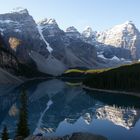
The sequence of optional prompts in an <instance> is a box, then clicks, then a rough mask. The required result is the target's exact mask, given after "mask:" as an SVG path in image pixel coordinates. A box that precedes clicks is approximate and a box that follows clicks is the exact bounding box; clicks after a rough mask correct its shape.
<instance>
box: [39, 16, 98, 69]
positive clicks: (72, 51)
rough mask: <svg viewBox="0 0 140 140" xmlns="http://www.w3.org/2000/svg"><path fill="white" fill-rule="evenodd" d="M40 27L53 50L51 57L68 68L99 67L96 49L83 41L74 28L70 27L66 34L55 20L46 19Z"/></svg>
mask: <svg viewBox="0 0 140 140" xmlns="http://www.w3.org/2000/svg"><path fill="white" fill-rule="evenodd" d="M38 26H39V27H40V28H41V30H42V34H43V36H44V38H45V40H47V41H48V43H49V45H50V46H51V48H52V50H53V51H52V52H51V55H52V56H53V57H55V58H56V59H57V60H59V61H60V62H61V63H63V64H64V65H65V67H66V68H75V67H86V68H93V67H95V66H96V65H97V63H98V62H97V52H96V49H95V47H94V46H93V45H90V44H88V43H85V42H84V41H83V40H81V38H80V36H81V35H80V33H79V32H78V31H77V30H76V29H75V28H74V27H69V28H68V29H67V30H66V32H64V31H62V30H61V29H60V28H59V26H58V24H57V23H56V21H55V20H54V19H49V20H47V19H45V20H43V21H41V22H40V23H39V24H38Z"/></svg>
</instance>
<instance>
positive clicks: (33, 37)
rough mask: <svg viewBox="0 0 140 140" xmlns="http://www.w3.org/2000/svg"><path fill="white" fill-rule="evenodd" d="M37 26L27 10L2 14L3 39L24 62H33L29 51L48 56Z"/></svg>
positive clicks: (0, 25) (0, 18)
mask: <svg viewBox="0 0 140 140" xmlns="http://www.w3.org/2000/svg"><path fill="white" fill-rule="evenodd" d="M36 26H37V25H36V23H35V21H34V19H33V18H32V16H30V15H29V13H28V11H27V9H19V10H18V11H13V12H11V13H7V14H0V31H1V33H2V35H3V38H4V40H5V42H6V44H7V46H8V47H9V48H11V49H12V50H14V51H15V53H16V55H17V56H18V58H19V60H21V61H22V62H25V63H27V62H29V61H31V59H30V57H29V55H28V51H29V50H31V49H32V50H35V51H37V52H40V53H42V54H44V53H45V54H48V50H47V49H46V47H45V45H46V44H45V43H44V42H43V41H42V40H41V39H40V34H39V32H38V29H37V28H36ZM15 42H17V43H15ZM18 42H20V43H18ZM13 44H14V45H13Z"/></svg>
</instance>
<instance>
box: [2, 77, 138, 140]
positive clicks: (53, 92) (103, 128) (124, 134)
mask: <svg viewBox="0 0 140 140" xmlns="http://www.w3.org/2000/svg"><path fill="white" fill-rule="evenodd" d="M24 85H25V86H26V88H27V89H28V97H29V122H30V124H29V125H30V129H31V131H32V133H34V134H37V133H43V134H44V135H49V136H54V135H55V136H64V135H67V134H71V133H73V132H90V133H94V134H100V135H103V136H105V137H107V138H108V140H140V98H136V97H132V96H126V95H112V94H105V93H98V92H92V91H85V90H83V89H82V87H80V86H75V85H74V84H71V83H69V82H63V81H60V80H56V79H54V80H48V81H34V82H33V81H32V82H28V83H25V84H24ZM20 88H21V87H20V86H19V87H13V86H10V85H6V86H0V129H2V128H3V125H5V124H6V125H7V127H8V128H9V130H10V134H11V136H14V131H15V128H16V123H17V117H18V116H17V114H18V105H19V101H18V97H19V91H20Z"/></svg>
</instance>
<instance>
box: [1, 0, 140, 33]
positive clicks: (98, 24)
mask: <svg viewBox="0 0 140 140" xmlns="http://www.w3.org/2000/svg"><path fill="white" fill-rule="evenodd" d="M19 6H20V7H24V8H27V9H28V10H29V13H30V14H31V15H32V16H33V17H34V19H35V20H36V21H38V20H41V19H43V18H45V17H46V18H55V19H56V20H57V22H58V24H59V25H60V27H61V28H62V29H65V28H66V27H69V26H72V25H73V26H75V27H76V28H77V29H78V30H79V31H82V30H83V29H84V28H85V27H86V26H91V27H92V28H93V30H99V31H102V30H105V29H108V28H110V27H112V26H114V25H116V24H121V23H123V22H125V21H128V20H131V21H133V22H134V23H135V24H136V26H137V27H138V28H139V29H140V18H139V17H140V0H1V1H0V13H5V12H8V11H11V10H12V9H13V8H15V7H19Z"/></svg>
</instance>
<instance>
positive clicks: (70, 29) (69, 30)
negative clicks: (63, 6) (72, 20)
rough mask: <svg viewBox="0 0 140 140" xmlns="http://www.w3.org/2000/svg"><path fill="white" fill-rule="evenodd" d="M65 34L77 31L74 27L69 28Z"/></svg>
mask: <svg viewBox="0 0 140 140" xmlns="http://www.w3.org/2000/svg"><path fill="white" fill-rule="evenodd" d="M66 32H74V33H75V32H78V30H77V29H76V28H75V27H74V26H70V27H68V28H67V29H66Z"/></svg>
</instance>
